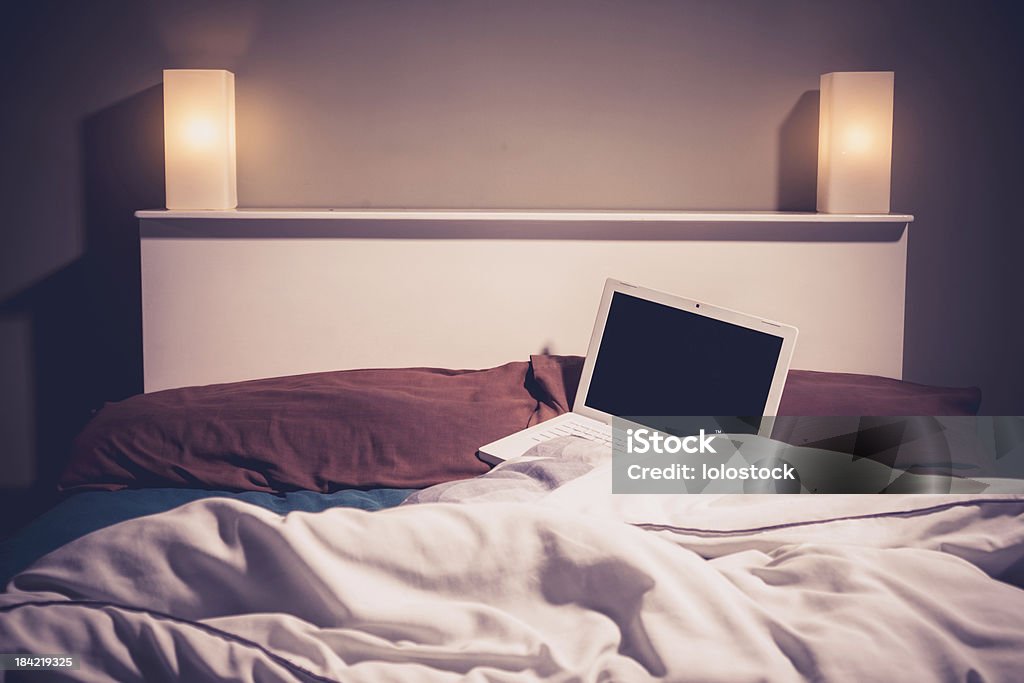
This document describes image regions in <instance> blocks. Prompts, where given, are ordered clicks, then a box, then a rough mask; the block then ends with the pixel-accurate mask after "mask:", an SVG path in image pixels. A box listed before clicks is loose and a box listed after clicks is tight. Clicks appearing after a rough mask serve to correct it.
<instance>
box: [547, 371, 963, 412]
mask: <svg viewBox="0 0 1024 683" xmlns="http://www.w3.org/2000/svg"><path fill="white" fill-rule="evenodd" d="M530 361H531V364H532V367H533V374H534V378H535V380H536V384H537V386H538V387H539V389H540V391H541V395H539V397H538V400H540V401H541V402H543V403H545V404H547V405H550V406H552V407H554V408H556V409H558V410H560V411H561V412H567V411H569V410H572V403H573V401H574V400H575V398H576V390H577V388H578V387H579V384H580V375H581V374H582V373H583V361H584V359H583V358H582V357H581V356H532V357H531V359H530ZM980 405H981V391H979V390H978V389H976V388H973V387H971V388H967V389H956V388H949V387H931V386H927V385H924V384H914V383H912V382H903V381H900V380H896V379H888V378H885V377H875V376H872V375H853V374H848V373H841V372H814V371H811V370H790V371H789V375H788V377H787V378H786V387H785V389H784V390H783V392H782V402H781V403H780V404H779V415H798V416H810V415H839V416H848V415H853V416H865V415H872V416H884V415H977V414H978V408H979V406H980Z"/></svg>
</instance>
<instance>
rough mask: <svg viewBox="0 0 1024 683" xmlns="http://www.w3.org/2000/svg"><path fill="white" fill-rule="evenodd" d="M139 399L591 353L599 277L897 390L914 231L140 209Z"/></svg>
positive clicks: (687, 220) (895, 226) (797, 220)
mask: <svg viewBox="0 0 1024 683" xmlns="http://www.w3.org/2000/svg"><path fill="white" fill-rule="evenodd" d="M137 215H138V216H139V217H140V219H141V249H142V305H143V340H144V358H145V389H146V391H156V390H160V389H166V388H171V387H178V386H188V385H195V384H210V383H216V382H227V381H235V380H242V379H253V378H258V377H271V376H277V375H288V374H297V373H304V372H315V371H321V370H332V369H345V368H361V367H402V366H436V367H450V368H479V367H489V366H493V365H499V364H501V363H505V362H508V361H511V360H525V359H526V358H528V357H529V355H530V354H533V353H540V352H543V351H547V352H550V353H562V354H584V353H586V345H587V341H588V339H589V336H590V332H591V327H592V325H593V319H594V315H595V313H596V310H597V305H598V301H599V298H600V294H601V288H602V286H603V283H604V279H605V278H606V277H615V278H618V279H621V280H625V281H628V282H634V283H636V284H642V285H644V286H647V287H652V288H655V289H661V290H665V291H668V292H673V293H677V294H681V295H684V296H687V297H690V298H694V299H698V300H705V301H708V302H711V303H715V304H717V305H721V306H725V307H728V308H733V309H737V310H740V311H746V312H750V313H754V314H757V315H760V316H763V317H767V318H772V319H775V320H779V321H782V322H786V323H790V324H793V325H796V326H797V327H799V328H800V338H799V341H798V343H797V349H796V355H795V357H794V361H793V367H796V368H804V369H816V370H832V371H845V372H859V373H867V374H877V375H884V376H889V377H896V378H899V377H901V375H902V367H903V320H904V299H905V282H906V254H907V233H908V232H909V231H908V230H907V224H908V223H909V222H910V221H911V220H913V218H912V217H911V216H905V215H900V216H895V215H889V216H863V215H861V216H849V215H840V216H832V215H820V214H783V213H686V212H605V211H602V212H517V211H510V212H480V211H293V210H286V211H265V210H261V211H255V210H253V211H245V210H241V211H226V212H196V213H183V212H166V211H143V212H139V213H138V214H137Z"/></svg>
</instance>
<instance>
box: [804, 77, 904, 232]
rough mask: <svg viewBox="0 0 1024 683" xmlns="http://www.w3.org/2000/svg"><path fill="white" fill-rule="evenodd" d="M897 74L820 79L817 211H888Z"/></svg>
mask: <svg viewBox="0 0 1024 683" xmlns="http://www.w3.org/2000/svg"><path fill="white" fill-rule="evenodd" d="M892 103H893V72H891V71H860V72H837V73H830V74H824V75H822V77H821V113H820V118H819V127H818V211H820V212H822V213H889V189H890V176H891V172H892Z"/></svg>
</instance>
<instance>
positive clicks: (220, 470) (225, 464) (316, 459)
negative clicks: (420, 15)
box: [60, 362, 554, 492]
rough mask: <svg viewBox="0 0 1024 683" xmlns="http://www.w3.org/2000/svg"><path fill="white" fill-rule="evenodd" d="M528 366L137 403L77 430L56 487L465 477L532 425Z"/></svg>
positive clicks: (219, 390) (316, 382) (310, 484)
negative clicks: (483, 449)
mask: <svg viewBox="0 0 1024 683" xmlns="http://www.w3.org/2000/svg"><path fill="white" fill-rule="evenodd" d="M528 369H529V364H528V363H526V362H517V363H509V364H507V365H502V366H501V367H497V368H492V369H489V370H475V371H473V370H437V369H427V368H413V369H386V370H351V371H339V372H324V373H317V374H309V375H297V376H293V377H279V378H273V379H262V380H254V381H249V382H237V383H231V384H218V385H212V386H204V387H190V388H185V389H171V390H168V391H161V392H156V393H152V394H143V395H139V396H134V397H132V398H129V399H127V400H124V401H120V402H118V403H110V404H107V405H106V406H105V407H104V408H103V409H102V410H101V411H100V412H99V413H98V414H97V415H96V417H95V418H93V420H92V421H91V422H90V423H89V424H88V425H87V426H86V428H85V430H84V431H83V432H82V433H81V434H80V435H79V436H78V438H77V439H76V441H75V444H74V448H73V453H72V457H71V461H70V463H69V465H68V467H67V469H66V470H65V472H64V474H63V476H62V477H61V481H60V488H61V489H62V490H80V489H107V490H113V489H120V488H128V487H131V488H139V487H153V486H187V487H198V488H218V489H234V490H250V491H290V490H296V489H308V490H313V491H323V492H327V491H332V490H336V489H338V488H345V487H401V488H406V487H409V488H418V487H424V486H430V485H432V484H436V483H440V482H443V481H451V480H453V479H461V478H466V477H472V476H474V475H477V474H480V473H482V472H485V471H486V470H487V469H488V467H487V465H485V464H484V463H482V462H480V460H478V459H477V458H476V450H477V448H478V447H479V446H481V445H483V444H485V443H487V442H489V441H492V440H494V439H497V438H499V437H502V436H505V435H507V434H511V433H513V432H516V431H518V430H520V429H523V428H524V427H526V426H527V424H528V423H530V422H531V421H536V419H537V417H536V416H535V412H536V410H537V408H538V402H537V399H536V398H535V397H534V396H532V395H531V394H530V392H529V391H528V390H527V388H526V381H527V371H528ZM545 412H546V413H550V414H546V415H545V417H550V416H552V415H553V414H554V413H553V412H551V410H550V409H546V411H545Z"/></svg>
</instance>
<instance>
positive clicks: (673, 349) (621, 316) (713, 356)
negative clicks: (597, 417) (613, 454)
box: [585, 292, 782, 431]
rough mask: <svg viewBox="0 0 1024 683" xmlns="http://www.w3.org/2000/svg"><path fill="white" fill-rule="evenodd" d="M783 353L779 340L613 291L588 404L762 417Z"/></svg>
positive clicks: (615, 411)
mask: <svg viewBox="0 0 1024 683" xmlns="http://www.w3.org/2000/svg"><path fill="white" fill-rule="evenodd" d="M781 350H782V337H778V336H775V335H772V334H766V333H764V332H758V331H756V330H751V329H748V328H745V327H740V326H739V325H733V324H732V323H727V322H722V321H720V320H714V319H712V318H708V317H705V316H702V315H698V314H696V313H689V312H687V311H683V310H680V309H678V308H672V307H670V306H665V305H663V304H659V303H655V302H653V301H646V300H644V299H638V298H636V297H634V296H629V295H627V294H622V293H620V292H615V293H614V294H613V295H612V301H611V306H610V308H609V309H608V321H607V323H606V324H605V329H604V336H603V337H602V339H601V348H600V351H599V352H598V355H597V360H596V362H595V364H594V373H593V376H592V378H591V380H590V390H589V391H588V392H587V397H586V401H585V405H586V406H587V407H589V408H595V409H597V410H600V411H603V412H605V413H608V414H610V415H618V416H643V415H666V416H700V415H705V416H749V417H753V416H758V417H759V416H761V415H763V414H764V407H765V403H767V401H768V392H769V390H770V389H771V386H772V377H773V376H774V374H775V367H776V365H777V363H778V360H779V353H780V351H781ZM755 431H756V430H755Z"/></svg>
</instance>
